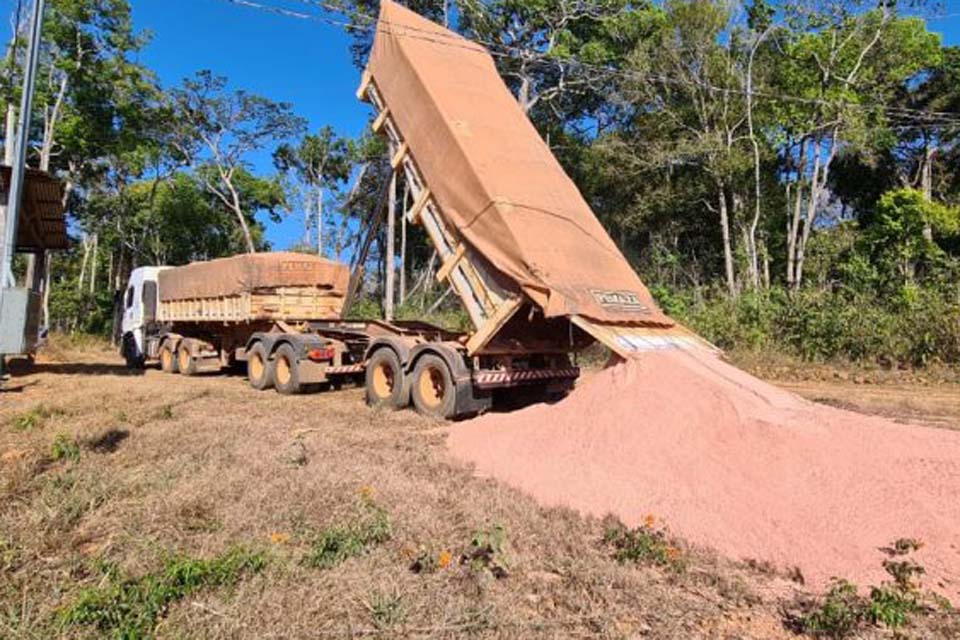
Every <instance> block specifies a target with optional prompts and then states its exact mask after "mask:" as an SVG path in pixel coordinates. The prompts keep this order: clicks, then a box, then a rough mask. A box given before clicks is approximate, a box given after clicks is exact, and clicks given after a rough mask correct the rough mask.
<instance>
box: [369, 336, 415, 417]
mask: <svg viewBox="0 0 960 640" xmlns="http://www.w3.org/2000/svg"><path fill="white" fill-rule="evenodd" d="M366 372H367V373H366V380H365V382H366V384H365V386H366V389H367V404H368V405H370V406H371V407H387V408H389V409H402V408H403V407H404V406H406V404H407V403H406V398H404V397H403V395H404V394H403V368H402V367H401V366H400V359H399V358H397V354H396V353H394V351H393V349H388V348H383V349H380V350H378V351H374V352H373V355H372V356H370V359H369V360H368V361H367V368H366Z"/></svg>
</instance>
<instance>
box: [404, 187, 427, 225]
mask: <svg viewBox="0 0 960 640" xmlns="http://www.w3.org/2000/svg"><path fill="white" fill-rule="evenodd" d="M429 199H430V189H426V188H425V189H423V190H421V191H420V196H419V197H418V198H417V199H416V201H415V202H414V203H413V206H412V207H410V210H409V211H407V220H409V221H410V222H419V221H420V216H421V215H422V214H423V209H424V207H426V206H427V201H428V200H429Z"/></svg>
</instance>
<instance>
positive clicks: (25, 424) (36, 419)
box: [7, 404, 64, 432]
mask: <svg viewBox="0 0 960 640" xmlns="http://www.w3.org/2000/svg"><path fill="white" fill-rule="evenodd" d="M63 413H64V412H63V410H62V409H58V408H56V407H48V406H46V405H43V404H38V405H36V406H35V407H31V408H29V409H27V410H26V411H23V412H21V413H18V414H17V415H15V416H13V417H12V418H10V420H9V421H8V422H7V424H8V426H9V427H10V429H11V430H12V431H16V432H24V431H36V430H38V429H42V428H43V427H44V426H45V425H46V424H47V421H48V420H49V419H50V418H53V417H55V416H62V415H63Z"/></svg>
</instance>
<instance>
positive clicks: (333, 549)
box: [0, 345, 960, 638]
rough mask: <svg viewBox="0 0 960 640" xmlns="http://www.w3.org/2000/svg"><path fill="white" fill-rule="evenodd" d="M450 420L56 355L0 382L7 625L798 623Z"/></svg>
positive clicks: (202, 628) (63, 351) (891, 397)
mask: <svg viewBox="0 0 960 640" xmlns="http://www.w3.org/2000/svg"><path fill="white" fill-rule="evenodd" d="M825 378H826V379H825V380H816V379H814V380H806V381H799V382H797V381H794V382H791V383H790V385H792V387H791V388H794V389H796V390H797V391H799V392H800V393H802V394H804V395H806V396H808V397H811V398H818V399H823V400H827V401H830V399H831V398H832V399H833V401H835V402H843V403H845V406H850V407H852V408H857V409H859V410H864V411H873V412H883V413H885V414H887V415H894V416H898V415H899V416H903V417H905V418H910V419H926V420H929V421H930V422H931V423H934V424H941V425H944V426H949V425H956V421H957V420H956V419H957V418H958V416H960V401H958V398H960V387H958V386H956V385H954V384H952V383H949V382H940V383H937V384H936V385H934V387H935V389H934V390H935V393H934V394H931V388H930V384H928V383H926V382H922V381H920V382H911V383H909V384H900V385H894V384H890V383H889V382H888V383H884V384H883V385H882V386H878V385H876V384H873V385H867V384H858V383H857V382H856V381H853V380H849V379H843V378H842V377H836V378H834V377H831V376H825ZM878 389H882V392H880V393H875V392H876V391H877V390H878ZM897 398H900V400H897ZM928 398H933V399H931V400H929V401H928V400H927V399H928ZM449 428H454V429H455V428H456V425H453V426H448V425H445V424H442V423H437V422H432V421H429V420H425V419H423V418H420V417H419V416H417V415H415V414H414V413H412V412H409V411H405V412H400V413H385V412H379V411H374V410H371V409H368V408H367V407H366V406H365V405H364V404H363V401H362V394H361V391H360V390H359V389H347V390H344V391H341V392H329V393H322V394H316V395H307V396H299V397H280V396H278V395H277V394H276V393H274V392H272V391H271V392H260V393H258V392H255V391H253V390H251V389H250V388H249V387H248V386H247V385H246V382H245V381H244V380H243V378H241V377H231V376H227V375H211V376H202V377H197V378H189V379H188V378H185V377H182V376H171V375H165V374H162V373H160V372H159V371H156V370H148V371H146V372H142V374H141V375H134V374H132V373H131V372H128V371H126V370H125V369H124V368H123V367H122V363H121V362H120V361H119V360H118V359H117V358H116V357H114V356H113V355H112V354H111V353H109V352H106V351H103V350H101V349H99V348H97V347H96V346H95V345H91V346H86V347H82V348H79V347H76V346H71V347H67V348H58V349H53V350H51V351H50V353H49V355H48V356H47V358H43V359H41V360H40V362H38V363H37V365H36V366H35V367H34V369H33V370H32V371H31V372H23V373H21V374H19V375H16V376H15V377H14V379H13V380H12V382H11V383H10V384H9V385H8V387H7V389H6V390H5V391H4V392H3V393H0V458H2V460H0V638H20V637H24V638H47V637H52V636H63V637H151V636H156V637H163V638H218V637H222V638H235V637H243V638H265V637H267V638H269V637H276V638H300V637H303V638H306V637H311V638H326V637H330V638H340V637H344V638H350V637H423V638H452V637H463V636H470V637H481V638H488V637H490V638H493V637H496V638H519V637H524V638H526V637H542V638H576V637H603V638H633V637H655V638H689V637H709V638H739V637H761V638H776V637H796V634H795V632H794V631H792V630H791V629H790V625H789V624H788V623H787V622H786V621H788V620H789V619H790V617H791V613H792V612H794V611H796V610H797V608H798V607H800V606H801V603H803V602H804V601H805V600H808V599H809V598H810V594H807V593H806V592H805V591H804V587H803V586H802V585H800V584H797V583H796V582H794V581H792V580H791V579H790V576H789V575H780V574H777V573H776V572H774V571H772V570H770V569H769V568H768V567H766V566H764V564H763V563H761V562H743V563H737V562H732V561H729V560H725V559H722V558H717V557H715V556H713V555H712V554H710V553H708V552H705V551H702V550H696V549H689V548H688V547H686V546H685V545H683V543H682V541H678V542H673V541H671V545H675V546H676V549H674V548H673V547H672V546H671V548H670V549H669V550H668V551H670V554H667V555H668V556H669V557H670V558H674V557H675V556H676V555H677V554H679V555H680V557H681V560H682V561H681V562H672V561H670V562H657V558H658V557H659V556H657V555H649V554H647V555H644V554H639V561H638V562H634V561H632V560H625V559H624V557H623V556H624V554H619V555H620V556H621V557H620V559H618V558H617V557H616V556H617V555H618V553H617V549H616V548H615V545H611V544H610V543H609V542H605V541H604V532H605V523H604V522H601V521H598V520H594V519H585V518H582V517H580V516H579V515H577V514H575V513H573V512H570V511H567V510H561V509H546V508H543V507H541V506H538V505H537V504H536V503H534V502H533V501H532V500H531V499H529V498H527V497H525V496H524V495H522V494H520V493H518V492H516V491H513V490H511V489H509V488H507V487H504V486H502V485H500V484H498V483H496V482H494V481H491V480H485V479H480V478H476V477H474V476H472V475H471V473H470V470H469V469H467V468H464V467H462V466H460V465H458V464H457V463H456V462H454V461H453V460H451V459H450V458H449V457H448V455H447V453H446V450H445V446H444V438H445V433H446V430H447V429H449ZM651 524H653V525H654V528H655V527H656V524H655V523H651ZM671 554H672V555H671ZM628 555H629V554H628ZM878 562H879V559H878ZM906 631H907V635H914V636H917V637H949V636H950V635H951V634H958V635H960V621H958V620H957V616H956V615H955V614H951V613H949V612H945V611H937V612H933V613H931V614H929V615H927V616H924V617H923V618H922V619H920V620H918V621H917V622H915V623H914V624H913V625H911V626H909V627H908V628H907V630H906ZM863 633H865V634H866V635H867V636H871V635H877V636H878V637H888V636H886V635H884V634H885V632H881V631H878V630H873V629H871V628H868V629H866V630H865V631H864V632H863ZM954 637H957V635H954Z"/></svg>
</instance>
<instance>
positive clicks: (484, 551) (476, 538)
mask: <svg viewBox="0 0 960 640" xmlns="http://www.w3.org/2000/svg"><path fill="white" fill-rule="evenodd" d="M509 556H510V541H509V539H508V538H507V530H506V529H505V528H504V527H503V526H502V525H499V524H495V525H493V526H492V527H490V528H487V529H478V530H477V531H475V532H474V534H473V537H472V538H471V539H470V547H469V548H468V549H467V552H466V553H465V554H464V555H463V556H462V557H461V558H460V562H461V564H469V565H470V569H471V570H472V571H474V572H475V573H489V574H491V575H492V576H493V577H494V578H497V579H500V578H506V577H507V576H508V575H509V568H510V559H509Z"/></svg>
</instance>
